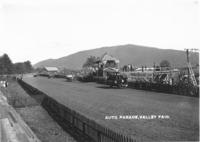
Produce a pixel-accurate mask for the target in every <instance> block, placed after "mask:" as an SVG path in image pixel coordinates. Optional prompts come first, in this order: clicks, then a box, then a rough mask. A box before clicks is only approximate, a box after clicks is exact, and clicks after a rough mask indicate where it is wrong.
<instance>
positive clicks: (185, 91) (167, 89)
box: [129, 81, 199, 97]
mask: <svg viewBox="0 0 200 142" xmlns="http://www.w3.org/2000/svg"><path fill="white" fill-rule="evenodd" d="M129 87H133V88H135V89H142V90H148V91H157V92H163V93H171V94H177V95H184V96H191V97H199V87H198V86H197V87H196V86H192V85H187V84H179V85H169V84H161V83H150V82H139V81H138V82H129Z"/></svg>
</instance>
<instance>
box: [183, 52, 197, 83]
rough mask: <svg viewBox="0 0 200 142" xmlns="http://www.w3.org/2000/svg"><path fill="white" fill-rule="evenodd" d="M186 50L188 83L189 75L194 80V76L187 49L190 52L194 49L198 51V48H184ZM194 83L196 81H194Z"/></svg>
mask: <svg viewBox="0 0 200 142" xmlns="http://www.w3.org/2000/svg"><path fill="white" fill-rule="evenodd" d="M185 50H186V55H187V64H188V83H189V81H190V76H191V77H192V78H193V79H192V80H194V79H195V77H194V73H193V71H192V66H191V64H190V58H189V51H191V52H193V51H194V52H196V51H198V49H196V48H192V49H185ZM195 82H196V80H195ZM195 84H196V83H195Z"/></svg>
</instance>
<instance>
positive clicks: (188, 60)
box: [186, 49, 190, 83]
mask: <svg viewBox="0 0 200 142" xmlns="http://www.w3.org/2000/svg"><path fill="white" fill-rule="evenodd" d="M186 55H187V64H188V65H189V62H190V59H189V49H186ZM189 81H190V69H189V67H188V83H189Z"/></svg>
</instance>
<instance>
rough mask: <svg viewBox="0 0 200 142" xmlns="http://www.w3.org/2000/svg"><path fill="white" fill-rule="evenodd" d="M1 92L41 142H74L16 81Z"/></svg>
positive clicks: (11, 81)
mask: <svg viewBox="0 0 200 142" xmlns="http://www.w3.org/2000/svg"><path fill="white" fill-rule="evenodd" d="M1 91H2V92H3V93H4V95H5V96H6V97H7V98H8V102H9V104H10V105H12V106H13V107H14V108H15V109H16V111H17V112H18V113H19V114H20V115H21V117H22V119H23V120H24V121H25V122H26V123H27V124H28V126H29V127H30V128H31V129H32V131H33V132H34V133H35V134H36V135H37V137H38V138H39V139H40V140H41V141H42V142H55V141H56V142H75V140H74V139H73V138H72V137H71V136H69V134H67V133H66V132H65V131H64V130H63V129H62V128H61V127H60V126H59V125H58V124H57V123H56V122H55V121H54V120H53V119H52V118H51V117H50V116H49V115H48V113H47V112H46V111H45V110H44V109H43V108H42V107H41V106H40V104H38V102H36V101H35V100H34V99H33V98H31V97H30V96H29V95H28V94H27V93H26V92H25V91H24V90H23V89H22V88H21V86H19V84H18V83H17V82H16V81H13V80H10V81H9V85H8V88H6V89H5V88H1Z"/></svg>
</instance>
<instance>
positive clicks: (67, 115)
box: [19, 80, 136, 142]
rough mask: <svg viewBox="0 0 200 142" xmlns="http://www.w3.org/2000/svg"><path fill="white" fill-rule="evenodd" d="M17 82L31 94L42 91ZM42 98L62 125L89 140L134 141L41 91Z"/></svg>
mask: <svg viewBox="0 0 200 142" xmlns="http://www.w3.org/2000/svg"><path fill="white" fill-rule="evenodd" d="M19 83H20V84H21V85H22V86H23V87H24V88H25V89H26V90H27V91H29V92H32V94H37V93H38V92H39V93H42V92H40V91H39V90H37V89H36V88H33V87H32V86H30V85H29V84H27V83H26V82H24V81H22V80H19ZM42 94H43V95H44V98H43V100H42V106H43V107H44V108H45V109H46V110H47V111H48V113H49V114H50V115H51V116H52V117H53V118H54V119H55V120H56V121H57V122H58V123H59V124H60V125H62V127H63V126H64V127H65V126H66V127H70V128H71V129H73V130H74V131H75V132H76V133H78V134H80V135H82V136H84V137H85V138H87V139H88V141H89V142H135V141H136V140H135V139H132V138H131V137H129V136H125V135H122V134H120V133H117V132H115V131H113V130H111V129H108V128H106V127H104V126H102V125H99V124H98V123H96V122H95V121H94V120H91V119H88V118H87V117H85V116H84V115H82V114H80V113H78V112H76V111H75V110H72V109H70V108H68V107H66V106H64V105H62V104H60V103H59V102H57V101H56V100H54V99H53V98H51V97H49V96H47V95H46V94H44V93H42Z"/></svg>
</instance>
